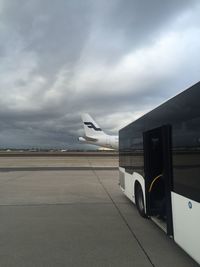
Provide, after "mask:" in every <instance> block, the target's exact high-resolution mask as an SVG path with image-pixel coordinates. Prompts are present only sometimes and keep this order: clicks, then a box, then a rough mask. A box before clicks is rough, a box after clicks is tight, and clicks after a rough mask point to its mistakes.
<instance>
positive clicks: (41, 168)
mask: <svg viewBox="0 0 200 267" xmlns="http://www.w3.org/2000/svg"><path fill="white" fill-rule="evenodd" d="M90 170H97V171H98V170H105V171H114V170H118V167H109V166H108V167H105V166H94V167H92V166H82V167H80V166H78V167H75V166H74V167H73V166H72V167H69V166H68V167H8V168H7V167H4V168H0V172H17V171H20V172H21V171H90Z"/></svg>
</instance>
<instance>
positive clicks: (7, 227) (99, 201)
mask: <svg viewBox="0 0 200 267" xmlns="http://www.w3.org/2000/svg"><path fill="white" fill-rule="evenodd" d="M0 163H1V164H0V218H1V221H0V235H1V238H0V248H1V249H0V266H13V267H14V266H15V267H16V266H20V267H22V266H26V267H29V266H31V267H32V266H39V267H40V266H43V267H44V266H136V267H140V266H144V267H150V266H156V267H168V266H176V267H179V266H180V267H186V266H187V267H188V266H192V267H193V266H194V267H196V266H198V265H197V264H196V263H195V262H194V261H193V260H192V259H191V258H190V257H189V256H188V255H187V254H186V253H185V252H184V251H182V250H181V249H180V248H179V247H178V246H177V245H176V244H175V243H174V242H173V241H172V240H170V239H169V238H168V237H167V236H166V235H165V233H164V232H162V231H161V230H160V229H159V228H158V227H157V226H156V225H155V224H154V223H153V222H152V221H150V220H147V219H143V218H141V217H140V216H139V215H138V212H137V210H136V208H135V206H134V205H133V204H132V203H130V201H129V200H128V199H127V198H126V197H125V196H124V195H123V194H122V192H121V191H120V189H119V187H118V170H117V166H118V158H117V157H116V156H113V155H110V156H106V157H104V156H95V157H93V156H92V155H91V154H90V155H88V154H87V155H85V156H81V155H77V156H72V157H71V156H68V157H63V156H61V157H59V156H56V157H53V156H52V157H45V156H40V157H31V156H27V157H19V156H17V157H14V156H13V157H1V158H0Z"/></svg>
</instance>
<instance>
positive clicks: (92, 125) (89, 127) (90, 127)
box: [82, 113, 105, 137]
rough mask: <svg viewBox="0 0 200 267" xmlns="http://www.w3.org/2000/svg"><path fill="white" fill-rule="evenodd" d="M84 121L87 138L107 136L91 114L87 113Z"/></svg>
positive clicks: (83, 116) (83, 117) (83, 115)
mask: <svg viewBox="0 0 200 267" xmlns="http://www.w3.org/2000/svg"><path fill="white" fill-rule="evenodd" d="M82 121H83V126H84V131H85V136H87V137H95V136H100V135H104V134H105V133H104V132H103V131H102V129H101V128H100V127H99V125H98V124H97V123H96V122H95V121H94V120H93V119H92V117H91V116H90V115H89V114H87V113H85V114H82Z"/></svg>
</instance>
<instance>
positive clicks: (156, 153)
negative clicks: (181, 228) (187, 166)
mask: <svg viewBox="0 0 200 267" xmlns="http://www.w3.org/2000/svg"><path fill="white" fill-rule="evenodd" d="M143 141H144V172H145V193H146V209H147V215H148V216H154V217H155V218H158V219H159V220H162V222H164V223H166V231H167V234H168V235H170V236H172V235H173V227H172V208H171V190H172V165H171V127H170V125H164V126H162V127H159V128H156V129H153V130H150V131H147V132H144V133H143Z"/></svg>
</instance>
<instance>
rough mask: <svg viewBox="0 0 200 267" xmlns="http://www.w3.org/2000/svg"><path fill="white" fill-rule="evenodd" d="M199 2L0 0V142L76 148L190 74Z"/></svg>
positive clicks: (193, 74)
mask: <svg viewBox="0 0 200 267" xmlns="http://www.w3.org/2000/svg"><path fill="white" fill-rule="evenodd" d="M199 11H200V5H199V3H198V1H197V0H196V1H195V0H192V1H190V2H188V1H186V0H176V1H172V0H170V1H167V2H161V1H158V0H154V1H139V0H135V1H131V0H128V1H122V0H117V1H114V0H112V1H106V0H102V1H92V0H86V1H80V0H75V1H65V0H58V1H47V0H44V1H39V0H28V1H25V0H13V1H5V0H4V1H3V0H2V1H1V2H0V14H1V21H0V40H1V43H0V59H1V65H0V94H1V98H0V144H1V147H2V146H19V147H21V146H50V147H55V146H58V147H64V146H70V147H79V144H78V143H77V141H76V140H77V136H78V135H79V134H81V133H82V130H81V122H80V114H81V113H82V112H90V113H91V114H92V115H94V116H95V117H96V119H97V120H98V121H99V123H100V124H101V126H102V127H103V128H105V130H106V131H107V132H108V133H117V129H119V128H120V127H122V126H123V125H125V124H126V123H128V122H131V121H132V120H133V119H135V118H137V117H138V116H140V115H141V114H143V113H144V112H147V111H148V110H150V109H151V108H153V107H155V106H157V105H159V104H160V103H161V102H163V101H164V100H166V99H168V98H169V97H171V96H174V95H175V94H176V93H178V92H180V91H181V90H183V89H185V88H187V87H188V86H190V85H192V84H193V83H195V82H197V81H198V80H199V69H200V63H199V62H200V56H199V49H200V40H199V34H200V19H199Z"/></svg>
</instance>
